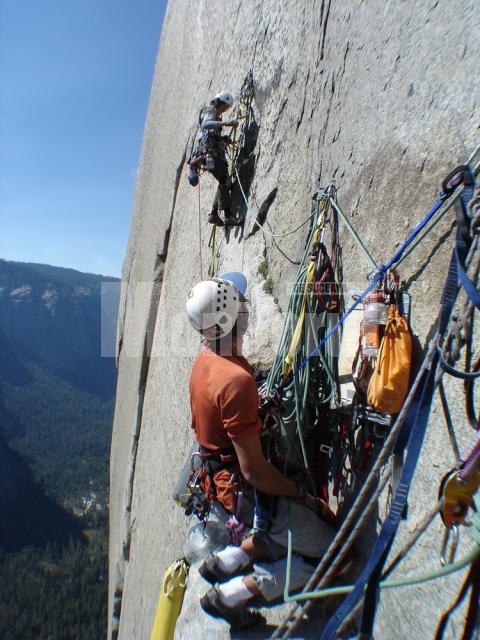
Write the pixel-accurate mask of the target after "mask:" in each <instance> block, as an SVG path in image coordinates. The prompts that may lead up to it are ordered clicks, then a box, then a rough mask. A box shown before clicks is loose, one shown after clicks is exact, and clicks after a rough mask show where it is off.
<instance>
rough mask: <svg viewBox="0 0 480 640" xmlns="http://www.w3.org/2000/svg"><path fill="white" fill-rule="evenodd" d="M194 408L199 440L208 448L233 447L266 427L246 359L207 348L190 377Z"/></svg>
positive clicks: (195, 428)
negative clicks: (259, 410)
mask: <svg viewBox="0 0 480 640" xmlns="http://www.w3.org/2000/svg"><path fill="white" fill-rule="evenodd" d="M190 407H191V410H192V428H193V429H194V430H195V434H196V438H197V441H198V442H199V443H200V444H201V445H202V447H205V448H207V449H213V450H217V449H225V448H227V447H230V446H232V440H237V439H239V438H243V437H245V436H248V435H251V434H253V433H259V431H260V429H261V426H262V425H261V421H260V419H259V417H258V392H257V385H256V384H255V380H254V378H253V374H252V369H251V367H250V365H249V364H248V362H247V361H246V360H245V358H244V357H243V356H220V355H217V354H216V353H214V352H213V351H212V350H211V349H209V348H208V347H207V348H205V349H203V351H202V352H201V353H200V354H199V355H198V356H197V359H196V360H195V363H194V365H193V369H192V374H191V376H190Z"/></svg>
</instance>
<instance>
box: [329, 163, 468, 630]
mask: <svg viewBox="0 0 480 640" xmlns="http://www.w3.org/2000/svg"><path fill="white" fill-rule="evenodd" d="M467 172H468V173H469V176H468V178H467V180H466V182H467V181H469V182H472V183H473V175H472V173H471V171H470V170H469V169H468V170H466V171H465V172H464V180H465V177H466V174H467ZM469 178H471V180H469ZM470 186H471V187H472V188H465V189H464V192H463V193H462V209H463V214H464V215H463V217H464V218H465V215H467V214H466V207H467V205H468V202H469V200H470V198H471V195H472V194H473V184H472V185H468V187H470ZM466 187H467V185H466ZM459 222H461V221H459ZM465 230H466V220H465V222H464V224H458V227H457V238H456V240H457V242H458V243H459V242H460V241H462V240H463V244H464V246H463V247H461V253H460V255H461V256H462V257H463V260H465V257H466V250H467V246H468V245H467V243H468V240H467V241H466V239H465ZM467 233H468V231H467ZM462 235H463V238H462ZM457 242H456V245H457ZM456 249H457V247H455V249H454V252H453V254H452V259H451V261H450V266H449V270H448V275H447V279H446V282H445V285H444V288H443V292H442V300H441V311H440V321H439V333H440V335H441V336H443V335H444V333H445V332H446V329H447V326H448V322H449V319H450V315H451V313H452V309H453V306H454V303H455V300H456V297H457V293H458V271H457V262H456V253H455V252H456ZM427 357H431V362H430V365H429V367H427V368H426V369H425V370H424V372H423V373H422V379H421V381H420V383H419V385H418V387H417V390H416V392H415V394H414V397H413V399H412V402H411V403H410V406H409V407H408V409H407V412H406V414H405V418H404V421H403V424H402V428H401V429H400V432H399V435H398V438H397V441H396V443H395V447H394V452H395V453H402V452H403V451H404V449H405V447H406V445H407V443H408V452H407V459H406V462H405V466H404V467H403V471H402V474H401V479H400V483H399V485H398V488H397V490H396V492H395V496H394V498H393V502H392V506H391V508H390V511H389V514H388V516H387V518H386V520H385V522H384V523H383V526H382V529H381V531H380V534H379V536H378V539H377V541H376V543H375V545H374V548H373V551H372V554H371V556H370V558H369V560H368V562H367V565H366V567H365V568H364V570H363V571H362V573H361V575H360V577H359V578H358V579H357V582H356V583H355V587H354V589H353V591H352V592H351V593H350V595H349V596H348V597H347V598H346V599H345V601H344V602H343V603H342V604H341V606H340V607H339V608H338V609H337V611H336V612H335V614H334V615H333V616H332V617H331V618H330V620H329V621H328V623H327V626H326V627H325V629H324V632H323V634H322V636H321V640H333V639H334V638H335V636H336V631H337V629H338V627H339V625H340V623H341V622H342V621H343V620H344V619H345V617H346V616H347V615H348V614H349V613H350V612H351V610H352V609H353V607H355V606H356V604H357V603H358V601H359V600H360V598H361V597H362V595H363V594H364V591H365V587H366V593H365V603H364V608H363V615H362V623H361V631H362V634H364V637H368V636H369V635H371V632H372V629H373V623H374V620H375V610H376V604H377V594H378V583H379V580H380V576H381V572H382V569H383V566H384V564H385V561H386V558H387V556H388V553H389V551H390V547H391V545H392V543H393V540H394V538H395V534H396V532H397V529H398V525H399V522H400V519H401V517H402V514H403V513H404V512H405V508H406V506H407V500H408V493H409V490H410V485H411V482H412V479H413V475H414V472H415V468H416V466H417V462H418V458H419V456H420V451H421V448H422V444H423V439H424V435H425V432H426V428H427V424H428V418H429V415H430V408H431V404H432V398H433V393H434V390H435V377H436V370H437V366H438V362H439V352H438V350H437V349H434V350H432V351H431V352H429V355H428V356H427Z"/></svg>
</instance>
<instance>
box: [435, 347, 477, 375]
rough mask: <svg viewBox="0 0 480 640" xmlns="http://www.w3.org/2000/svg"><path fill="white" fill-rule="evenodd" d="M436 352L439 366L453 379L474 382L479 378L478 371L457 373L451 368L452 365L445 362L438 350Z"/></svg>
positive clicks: (456, 370) (457, 371)
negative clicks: (437, 352)
mask: <svg viewBox="0 0 480 640" xmlns="http://www.w3.org/2000/svg"><path fill="white" fill-rule="evenodd" d="M438 351H439V356H440V366H441V367H442V369H443V370H444V371H445V373H448V374H449V375H451V376H453V377H454V378H460V380H476V379H477V378H480V371H459V370H458V369H455V367H452V365H450V364H448V362H447V361H446V360H445V358H444V357H443V354H442V352H441V351H440V348H439V349H438Z"/></svg>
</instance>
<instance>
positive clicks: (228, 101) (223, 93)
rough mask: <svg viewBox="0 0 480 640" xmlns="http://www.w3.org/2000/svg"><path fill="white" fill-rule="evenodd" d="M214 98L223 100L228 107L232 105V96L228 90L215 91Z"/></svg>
mask: <svg viewBox="0 0 480 640" xmlns="http://www.w3.org/2000/svg"><path fill="white" fill-rule="evenodd" d="M214 100H218V101H219V102H224V103H225V104H228V106H229V107H233V96H232V94H231V93H230V91H221V92H220V93H217V95H216V96H215V97H214Z"/></svg>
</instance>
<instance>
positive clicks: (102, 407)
mask: <svg viewBox="0 0 480 640" xmlns="http://www.w3.org/2000/svg"><path fill="white" fill-rule="evenodd" d="M24 366H25V367H26V369H27V370H28V372H29V374H30V375H29V376H28V382H26V383H25V384H21V385H14V384H12V383H11V382H10V381H8V380H7V379H6V378H5V377H3V378H2V377H0V398H1V404H0V427H1V435H2V437H3V438H4V440H5V441H6V442H8V444H9V446H10V447H11V448H12V449H13V450H14V451H15V452H16V453H18V454H20V455H21V457H22V459H23V460H25V461H26V463H27V464H28V467H29V468H30V469H31V472H32V473H31V476H32V479H33V481H34V483H35V487H34V489H33V490H29V491H28V492H27V494H26V497H25V496H24V497H23V501H22V503H21V504H20V505H15V510H14V512H13V513H14V517H13V521H12V512H11V510H10V512H9V511H8V510H5V509H4V510H3V512H1V511H0V517H2V518H3V519H4V520H5V518H7V522H6V526H7V529H10V530H14V531H15V529H16V528H17V529H18V530H19V531H20V534H21V535H20V537H19V540H25V539H27V540H29V541H30V540H31V541H33V543H30V542H29V543H28V544H27V545H25V544H22V543H20V544H19V548H18V549H16V550H15V551H10V552H6V551H5V549H3V550H2V547H1V546H0V584H1V585H2V587H1V588H0V638H1V639H2V640H20V639H21V640H30V639H31V640H34V639H35V640H38V639H41V640H97V639H98V640H100V639H103V638H105V636H106V626H107V611H106V607H107V557H108V464H109V447H110V438H111V424H112V418H113V403H114V400H113V398H111V399H109V400H103V399H101V398H98V397H97V396H95V395H93V394H89V393H86V392H83V391H80V390H79V389H77V388H75V387H73V386H72V385H70V384H69V383H66V382H64V381H62V380H61V379H60V378H59V377H57V376H55V375H54V374H52V373H51V372H48V371H47V370H45V369H42V368H41V367H39V366H37V365H33V364H24ZM39 496H40V497H41V499H39ZM43 496H45V497H43ZM52 499H53V500H54V501H56V502H57V503H58V508H56V509H55V508H52ZM47 501H50V504H49V502H47ZM44 505H47V506H48V509H47V508H45V506H44ZM62 511H63V512H64V513H65V516H64V517H62V515H61V512H62ZM72 513H75V514H76V518H74V520H75V521H76V522H77V524H76V525H75V526H76V527H77V528H78V531H75V529H74V528H72V515H71V514H72ZM15 514H16V515H15ZM8 518H10V519H8ZM52 518H54V520H53V521H52ZM44 521H45V522H44ZM1 527H2V523H1V522H0V529H1ZM59 528H64V531H63V532H62V531H59V530H58V529H59ZM72 530H73V531H74V534H72V533H71V532H72ZM45 532H47V535H46V534H45ZM49 532H52V535H51V536H50V533H49ZM62 534H63V535H62ZM49 537H50V538H51V539H52V540H53V541H52V542H50V541H48V539H49ZM46 538H47V542H46ZM62 540H69V542H65V541H64V542H63V543H62V542H61V541H62Z"/></svg>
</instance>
